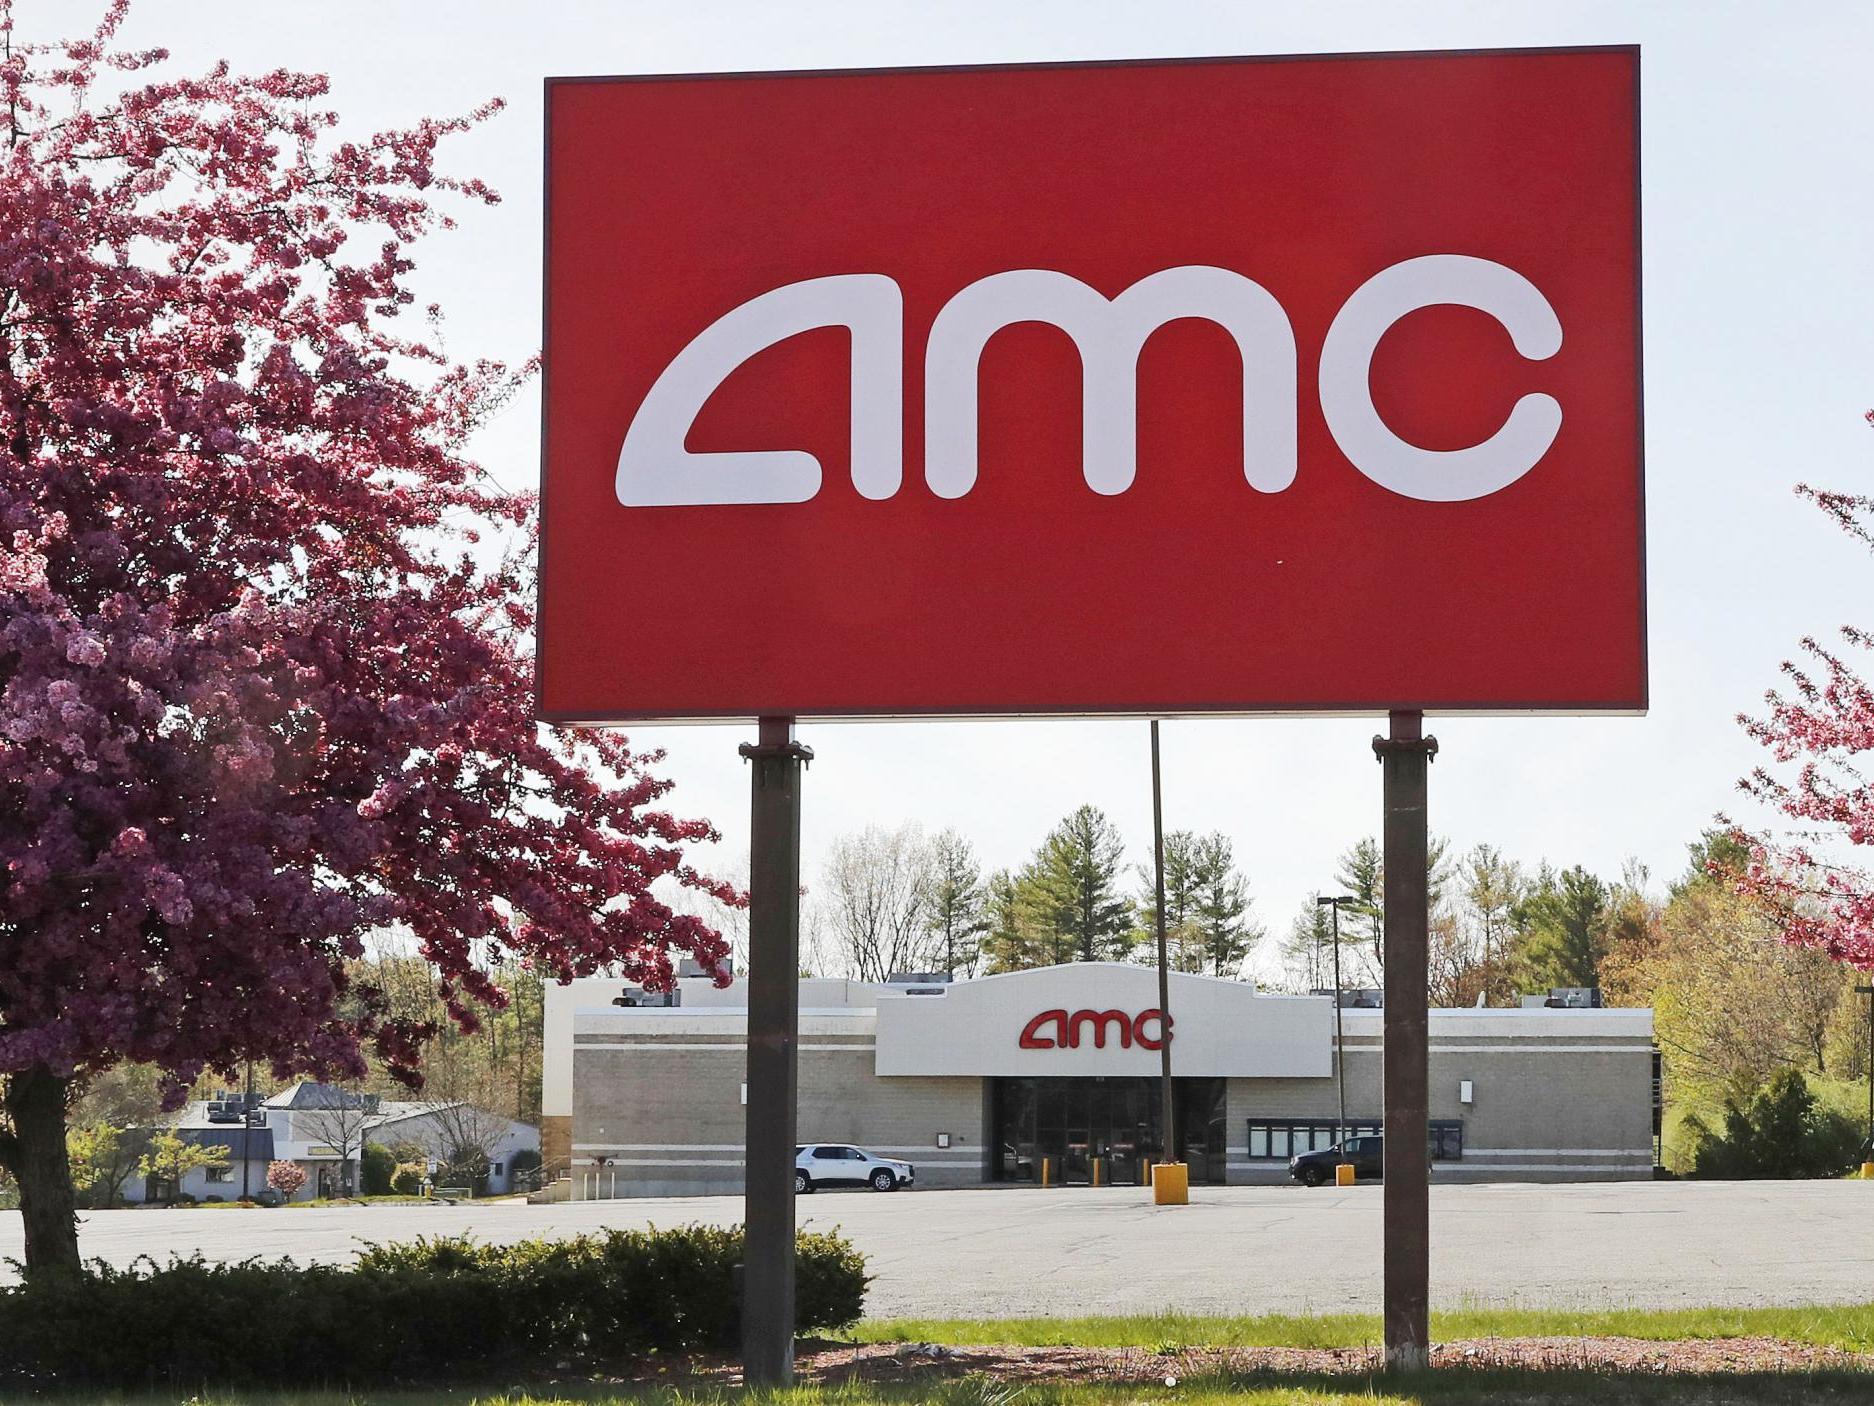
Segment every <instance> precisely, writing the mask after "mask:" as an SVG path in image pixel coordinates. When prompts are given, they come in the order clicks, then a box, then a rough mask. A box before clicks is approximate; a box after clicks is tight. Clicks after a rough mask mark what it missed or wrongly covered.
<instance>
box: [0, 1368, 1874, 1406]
mask: <svg viewBox="0 0 1874 1406" xmlns="http://www.w3.org/2000/svg"><path fill="white" fill-rule="evenodd" d="M48 1399H50V1400H55V1401H56V1400H58V1399H59V1398H47V1397H43V1396H35V1397H29V1398H28V1397H22V1398H12V1397H6V1398H0V1400H5V1401H7V1402H8V1403H9V1406H10V1404H11V1403H12V1402H13V1401H15V1400H18V1401H20V1402H21V1403H24V1402H25V1401H28V1400H31V1401H35V1402H44V1401H47V1400H48ZM1868 1399H1869V1386H1868V1381H1867V1378H1866V1377H1860V1378H1856V1377H1855V1376H1853V1375H1852V1374H1845V1373H1844V1374H1835V1375H1816V1376H1802V1377H1798V1376H1791V1375H1783V1374H1772V1375H1764V1376H1756V1377H1750V1376H1740V1377H1668V1378H1641V1377H1613V1378H1610V1377H1607V1376H1600V1375H1594V1374H1588V1373H1563V1372H1543V1373H1534V1372H1447V1373H1440V1374H1437V1375H1436V1376H1433V1375H1427V1376H1423V1377H1409V1378H1405V1379H1403V1380H1400V1381H1396V1382H1381V1381H1370V1382H1350V1381H1347V1380H1344V1379H1340V1380H1307V1379H1291V1380H1286V1381H1282V1382H1277V1383H1271V1382H1267V1381H1257V1382H1234V1383H1233V1382H1229V1381H1221V1380H1192V1381H1182V1382H1179V1383H1178V1384H1177V1385H1175V1386H1149V1387H1140V1386H1115V1385H1104V1384H1094V1383H1059V1382H1045V1383H1021V1384H1018V1385H1017V1384H1006V1383H997V1382H990V1381H984V1380H982V1379H978V1378H963V1379H961V1380H958V1381H951V1382H942V1383H938V1382H930V1383H915V1384H911V1385H902V1386H842V1387H827V1388H803V1389H796V1390H794V1391H787V1392H778V1393H768V1392H761V1393H753V1394H744V1393H742V1392H739V1391H736V1390H733V1389H728V1390H724V1389H712V1390H705V1391H694V1392H691V1391H673V1390H670V1389H667V1388H644V1389H640V1390H635V1391H619V1390H615V1389H596V1390H592V1391H584V1392H581V1391H573V1392H551V1393H546V1394H529V1393H526V1392H520V1391H513V1392H509V1391H487V1390H483V1391H469V1390H464V1391H459V1392H420V1393H403V1392H384V1393H377V1392H368V1393H350V1394H347V1393H314V1392H299V1393H257V1394H253V1395H247V1394H230V1393H225V1392H223V1393H216V1392H205V1393H189V1392H182V1393H170V1394H163V1395H143V1396H101V1397H100V1396H86V1397H85V1398H84V1400H85V1401H86V1403H87V1406H92V1403H95V1406H754V1403H762V1406H923V1403H929V1406H1590V1404H1591V1403H1602V1402H1621V1403H1633V1406H1854V1404H1855V1403H1864V1402H1866V1401H1867V1400H1868ZM66 1400H72V1401H75V1400H76V1398H66Z"/></svg>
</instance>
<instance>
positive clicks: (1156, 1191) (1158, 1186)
mask: <svg viewBox="0 0 1874 1406" xmlns="http://www.w3.org/2000/svg"><path fill="white" fill-rule="evenodd" d="M1190 1203H1191V1169H1190V1168H1189V1167H1187V1166H1186V1165H1185V1164H1184V1163H1182V1162H1160V1163H1159V1164H1158V1165H1157V1166H1156V1167H1154V1168H1152V1204H1153V1205H1155V1206H1188V1205H1190Z"/></svg>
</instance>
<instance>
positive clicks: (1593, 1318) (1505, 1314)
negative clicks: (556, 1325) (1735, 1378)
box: [847, 1304, 1874, 1352]
mask: <svg viewBox="0 0 1874 1406" xmlns="http://www.w3.org/2000/svg"><path fill="white" fill-rule="evenodd" d="M847 1336H848V1337H850V1338H851V1339H852V1340H853V1341H854V1342H922V1343H955V1344H970V1345H975V1346H980V1345H986V1344H991V1343H995V1344H1003V1343H1006V1344H1014V1345H1020V1346H1028V1347H1049V1346H1056V1345H1072V1346H1076V1347H1144V1348H1160V1347H1173V1348H1177V1347H1371V1346H1376V1345H1377V1344H1378V1343H1379V1341H1380V1320H1379V1315H1378V1314H1351V1313H1348V1314H1322V1315H1318V1316H1316V1315H1308V1314H1296V1315H1290V1314H1268V1315H1264V1316H1260V1317H1255V1318H1208V1317H1202V1316H1197V1315H1191V1314H1181V1313H1171V1314H1144V1315H1138V1316H1134V1317H1125V1318H1000V1319H981V1318H954V1319H923V1318H887V1319H880V1320H878V1321H876V1322H863V1323H860V1324H859V1325H858V1327H856V1328H854V1329H852V1330H851V1332H850V1333H848V1334H847ZM1432 1337H1433V1338H1434V1339H1436V1340H1437V1341H1439V1342H1454V1341H1458V1340H1460V1339H1465V1338H1511V1337H1516V1338H1547V1337H1592V1338H1611V1337H1627V1338H1645V1339H1648V1340H1649V1341H1656V1342H1663V1341H1670V1340H1674V1339H1680V1338H1741V1337H1765V1338H1780V1339H1782V1340H1783V1341H1785V1342H1797V1343H1814V1344H1816V1345H1817V1346H1819V1347H1837V1348H1842V1349H1844V1350H1846V1351H1850V1352H1869V1351H1874V1304H1848V1305H1843V1306H1840V1307H1833V1308H1686V1309H1636V1308H1611V1309H1594V1310H1581V1311H1574V1310H1567V1309H1517V1308H1478V1309H1451V1310H1446V1311H1444V1312H1441V1313H1434V1314H1433V1315H1432Z"/></svg>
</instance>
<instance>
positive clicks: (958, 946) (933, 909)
mask: <svg viewBox="0 0 1874 1406" xmlns="http://www.w3.org/2000/svg"><path fill="white" fill-rule="evenodd" d="M987 898H988V895H987V892H986V890H985V889H984V886H983V880H982V866H981V864H980V863H978V861H977V859H976V851H975V849H974V847H972V846H971V844H970V842H969V841H968V840H966V839H964V838H963V836H961V835H959V834H958V833H957V832H956V831H955V830H945V831H943V832H942V833H941V834H939V835H938V836H937V838H936V839H935V840H933V841H932V842H931V872H930V894H929V901H930V918H929V922H930V935H931V939H932V943H933V946H932V952H933V955H934V954H936V953H942V955H943V961H944V969H945V970H946V971H948V972H950V973H951V974H952V975H953V976H954V975H957V974H959V973H962V974H965V975H967V974H968V973H970V972H973V971H974V970H975V969H976V955H977V947H978V945H979V944H980V942H981V940H982V936H983V934H984V933H985V932H987V931H988V929H989V916H988V912H987Z"/></svg>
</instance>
